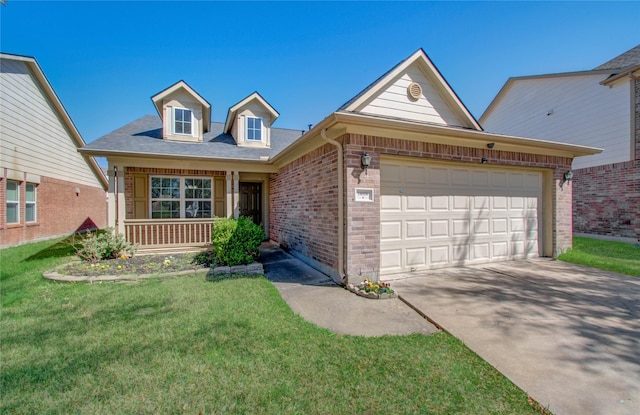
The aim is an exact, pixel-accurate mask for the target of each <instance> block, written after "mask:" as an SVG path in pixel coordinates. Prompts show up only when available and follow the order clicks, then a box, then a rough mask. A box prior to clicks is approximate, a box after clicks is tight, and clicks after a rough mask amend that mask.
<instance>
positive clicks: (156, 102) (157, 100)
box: [151, 80, 211, 132]
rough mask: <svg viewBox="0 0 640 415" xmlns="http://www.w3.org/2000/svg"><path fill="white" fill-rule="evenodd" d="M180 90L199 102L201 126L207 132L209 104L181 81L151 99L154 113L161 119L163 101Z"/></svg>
mask: <svg viewBox="0 0 640 415" xmlns="http://www.w3.org/2000/svg"><path fill="white" fill-rule="evenodd" d="M181 90H182V91H184V92H186V93H187V94H189V95H190V96H191V97H193V98H194V99H195V100H196V101H197V102H199V103H200V105H202V118H203V123H202V124H203V126H204V131H205V132H207V131H209V125H210V123H211V104H209V102H207V100H206V99H204V98H202V96H200V94H198V93H197V92H196V91H195V90H194V89H193V88H191V87H190V86H189V85H188V84H187V83H186V82H185V81H182V80H181V81H178V82H176V83H175V84H173V85H171V86H170V87H169V88H167V89H164V90H162V91H160V92H158V93H157V94H155V95H154V96H152V97H151V101H153V105H154V106H155V107H156V111H158V114H159V115H160V118H162V117H163V114H164V111H163V110H162V105H163V100H164V99H165V98H167V97H169V96H170V95H172V94H175V93H176V92H179V91H181Z"/></svg>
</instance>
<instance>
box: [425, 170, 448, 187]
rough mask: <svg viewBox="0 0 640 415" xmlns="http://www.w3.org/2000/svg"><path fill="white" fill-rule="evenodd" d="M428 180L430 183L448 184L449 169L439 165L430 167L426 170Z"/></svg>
mask: <svg viewBox="0 0 640 415" xmlns="http://www.w3.org/2000/svg"><path fill="white" fill-rule="evenodd" d="M428 177H429V179H428V182H427V183H429V184H431V185H441V186H442V185H448V184H449V169H448V168H440V167H431V168H429V170H428Z"/></svg>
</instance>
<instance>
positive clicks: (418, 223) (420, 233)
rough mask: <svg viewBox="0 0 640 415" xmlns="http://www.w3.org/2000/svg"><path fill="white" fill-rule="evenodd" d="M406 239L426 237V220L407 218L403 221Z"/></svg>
mask: <svg viewBox="0 0 640 415" xmlns="http://www.w3.org/2000/svg"><path fill="white" fill-rule="evenodd" d="M405 229H406V233H405V235H406V239H416V238H419V239H426V237H427V221H426V219H425V220H408V221H406V222H405Z"/></svg>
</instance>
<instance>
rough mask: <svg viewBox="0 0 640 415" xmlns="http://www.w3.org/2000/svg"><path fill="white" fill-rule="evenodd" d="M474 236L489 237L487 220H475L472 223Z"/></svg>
mask: <svg viewBox="0 0 640 415" xmlns="http://www.w3.org/2000/svg"><path fill="white" fill-rule="evenodd" d="M473 234H474V235H489V219H475V220H474V221H473Z"/></svg>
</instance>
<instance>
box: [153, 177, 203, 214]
mask: <svg viewBox="0 0 640 415" xmlns="http://www.w3.org/2000/svg"><path fill="white" fill-rule="evenodd" d="M211 185H212V180H211V179H209V178H200V177H197V178H196V177H187V178H184V177H151V186H150V187H151V218H153V219H169V218H180V219H183V218H210V217H212V215H211V197H212V194H213V192H212V188H211Z"/></svg>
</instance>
